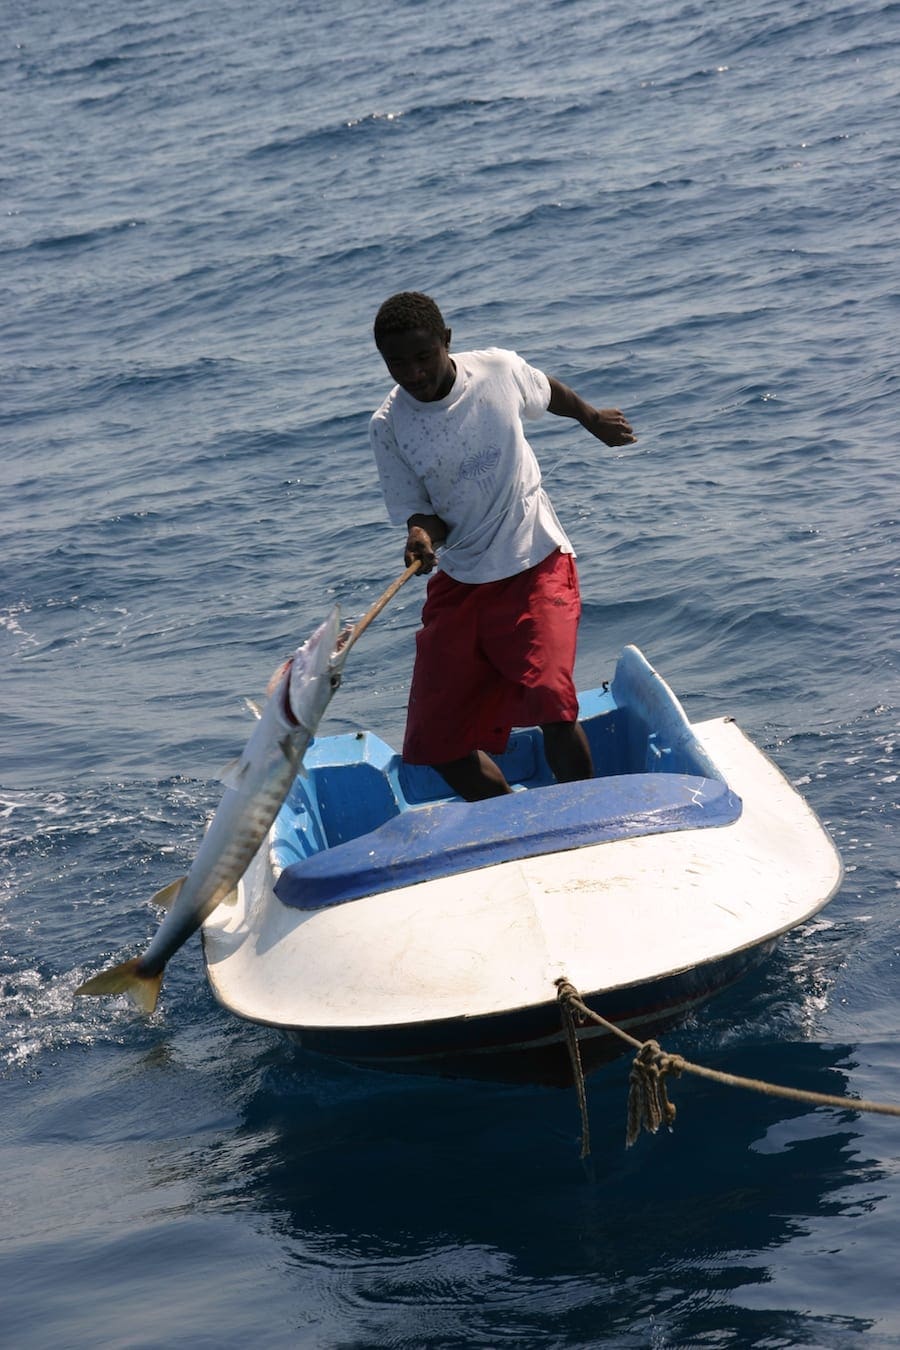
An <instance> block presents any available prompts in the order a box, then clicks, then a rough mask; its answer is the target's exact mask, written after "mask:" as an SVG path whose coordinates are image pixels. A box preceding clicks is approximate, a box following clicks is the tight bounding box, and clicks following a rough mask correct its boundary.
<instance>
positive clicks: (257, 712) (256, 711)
mask: <svg viewBox="0 0 900 1350" xmlns="http://www.w3.org/2000/svg"><path fill="white" fill-rule="evenodd" d="M244 702H245V704H246V705H247V707H248V708H249V709H250V711H251V712H252V714H253V716H254V717H255V718H256V720H257V721H259V720H260V719H261V718H262V715H263V710H262V708H261V707H260V705H259V704H258V703H257V701H256V699H255V698H245V699H244Z"/></svg>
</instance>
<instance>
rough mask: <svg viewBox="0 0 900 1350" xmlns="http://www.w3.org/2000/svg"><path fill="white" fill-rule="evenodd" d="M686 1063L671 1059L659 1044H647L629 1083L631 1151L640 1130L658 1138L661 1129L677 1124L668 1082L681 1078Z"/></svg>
mask: <svg viewBox="0 0 900 1350" xmlns="http://www.w3.org/2000/svg"><path fill="white" fill-rule="evenodd" d="M683 1068H684V1060H683V1059H682V1058H681V1056H680V1055H669V1054H666V1052H665V1051H664V1050H661V1049H660V1047H659V1043H658V1042H657V1041H644V1043H643V1045H642V1046H641V1048H640V1050H639V1051H638V1052H637V1054H636V1055H635V1057H634V1063H633V1064H632V1066H631V1074H630V1076H629V1080H628V1084H629V1086H628V1125H627V1129H626V1132H625V1144H626V1147H628V1148H630V1147H631V1145H632V1144H633V1143H634V1142H635V1140H636V1139H637V1137H638V1135H639V1134H640V1132H641V1130H642V1129H643V1130H649V1131H650V1133H651V1134H656V1132H657V1130H658V1129H659V1127H660V1125H663V1124H664V1125H665V1126H666V1127H667V1129H671V1127H672V1125H674V1123H675V1114H676V1111H675V1105H674V1103H673V1102H670V1101H669V1095H668V1093H667V1092H666V1078H667V1077H668V1076H669V1074H670V1073H671V1074H674V1076H675V1077H676V1078H678V1077H679V1076H680V1075H681V1071H682V1069H683Z"/></svg>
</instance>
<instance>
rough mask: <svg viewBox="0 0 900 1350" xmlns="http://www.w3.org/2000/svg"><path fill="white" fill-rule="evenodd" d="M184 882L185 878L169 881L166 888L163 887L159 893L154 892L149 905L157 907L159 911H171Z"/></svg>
mask: <svg viewBox="0 0 900 1350" xmlns="http://www.w3.org/2000/svg"><path fill="white" fill-rule="evenodd" d="M186 881H187V877H179V878H178V880H177V881H170V882H169V884H168V886H163V888H162V890H161V891H157V892H156V894H155V895H154V896H153V898H152V900H151V901H150V903H151V905H158V906H159V908H160V909H171V908H172V906H173V905H174V903H175V901H176V900H177V899H178V896H179V895H180V893H181V888H182V886H183V885H184V883H185V882H186Z"/></svg>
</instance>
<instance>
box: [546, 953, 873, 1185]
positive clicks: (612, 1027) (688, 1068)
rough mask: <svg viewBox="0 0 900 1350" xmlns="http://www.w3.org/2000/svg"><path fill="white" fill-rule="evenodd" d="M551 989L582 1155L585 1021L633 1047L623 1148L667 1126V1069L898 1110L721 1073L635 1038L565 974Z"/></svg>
mask: <svg viewBox="0 0 900 1350" xmlns="http://www.w3.org/2000/svg"><path fill="white" fill-rule="evenodd" d="M556 989H557V998H558V1000H559V1004H560V1011H561V1015H562V1021H563V1029H564V1031H565V1034H566V1042H567V1044H568V1047H569V1058H570V1060H571V1062H572V1076H573V1078H574V1081H575V1087H576V1090H577V1092H578V1102H579V1107H580V1110H581V1156H582V1158H586V1157H587V1156H588V1154H589V1153H590V1151H591V1147H590V1134H589V1121H588V1110H587V1094H586V1092H585V1086H584V1069H583V1066H582V1063H581V1052H580V1050H579V1046H578V1026H579V1025H581V1026H583V1025H584V1024H585V1023H586V1022H593V1023H594V1025H595V1026H599V1027H602V1028H603V1029H604V1031H608V1032H610V1033H611V1034H612V1035H614V1036H618V1037H619V1039H620V1040H622V1041H625V1042H626V1043H627V1044H628V1045H630V1046H631V1047H632V1049H634V1050H636V1051H637V1054H636V1055H635V1059H634V1063H633V1064H632V1066H631V1074H630V1077H629V1083H628V1121H627V1126H626V1130H625V1146H626V1148H630V1147H631V1145H632V1144H633V1143H634V1142H635V1140H636V1139H637V1138H638V1136H639V1134H640V1133H641V1130H648V1131H649V1132H650V1134H656V1132H657V1130H658V1129H659V1127H660V1125H666V1126H668V1127H670V1128H671V1126H672V1124H673V1123H674V1121H675V1107H674V1105H673V1104H672V1102H670V1101H669V1097H668V1093H667V1091H666V1079H667V1078H668V1077H669V1076H670V1075H671V1076H672V1077H674V1078H678V1077H680V1076H681V1074H682V1073H692V1074H695V1075H696V1076H697V1077H698V1078H708V1079H710V1080H711V1081H712V1082H714V1083H723V1084H725V1085H726V1086H727V1087H739V1088H746V1089H749V1090H750V1091H751V1092H760V1093H763V1094H764V1095H766V1096H769V1097H783V1098H785V1099H786V1100H788V1101H794V1102H807V1103H809V1105H811V1106H834V1107H837V1108H838V1109H839V1110H842V1111H868V1112H871V1113H872V1114H874V1115H881V1116H900V1106H894V1105H892V1104H890V1103H884V1102H872V1101H867V1100H866V1099H865V1098H862V1097H832V1096H830V1095H829V1094H828V1093H825V1092H806V1091H804V1090H803V1089H802V1088H791V1087H783V1086H782V1085H780V1084H778V1083H766V1082H764V1081H762V1079H759V1078H740V1077H738V1076H737V1075H736V1074H733V1073H723V1072H722V1071H721V1070H719V1069H707V1068H705V1067H704V1065H702V1064H692V1063H691V1061H690V1060H687V1059H683V1058H682V1056H681V1055H670V1054H668V1053H667V1052H666V1051H665V1050H662V1049H661V1048H660V1046H659V1044H658V1043H657V1042H656V1041H653V1040H650V1041H639V1040H636V1039H635V1037H634V1036H631V1035H629V1033H628V1032H627V1031H623V1030H622V1028H621V1027H618V1026H616V1024H615V1023H614V1022H608V1021H607V1020H606V1018H605V1017H601V1016H600V1014H599V1013H596V1012H594V1011H593V1010H592V1009H591V1008H589V1007H588V1006H587V1004H586V1003H585V1002H584V1000H583V999H582V997H581V995H580V994H579V992H578V990H577V989H576V988H575V986H574V985H573V984H571V983H570V981H569V980H567V979H566V978H565V977H562V978H560V979H558V980H557V981H556Z"/></svg>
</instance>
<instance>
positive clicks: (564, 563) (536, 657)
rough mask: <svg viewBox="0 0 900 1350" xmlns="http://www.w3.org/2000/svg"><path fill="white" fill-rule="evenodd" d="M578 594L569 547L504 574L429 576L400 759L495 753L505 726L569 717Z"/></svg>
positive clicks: (433, 760) (572, 713)
mask: <svg viewBox="0 0 900 1350" xmlns="http://www.w3.org/2000/svg"><path fill="white" fill-rule="evenodd" d="M580 615H581V598H580V595H579V591H578V573H577V571H576V570H575V560H574V558H573V556H572V554H571V553H560V552H559V550H557V551H556V552H555V553H551V554H550V556H549V558H545V559H544V561H543V562H541V563H538V564H537V566H536V567H530V568H528V570H527V571H525V572H519V573H517V575H516V576H512V577H505V578H504V579H503V580H502V581H487V582H484V583H482V584H479V585H469V584H467V583H465V582H461V581H454V580H453V578H452V577H448V576H447V574H446V573H445V572H436V573H435V574H434V576H433V577H432V578H431V580H430V581H429V583H428V595H427V598H426V601H425V608H424V609H423V611H422V628H421V629H420V630H419V632H418V633H417V634H416V663H415V668H414V670H413V678H412V687H411V688H410V691H409V712H408V715H407V722H406V738H405V740H404V743H403V758H404V759H405V760H407V761H408V763H410V764H432V765H434V764H448V763H450V762H451V761H453V760H455V759H462V757H463V756H464V755H468V754H470V753H471V752H472V751H473V750H487V751H488V752H489V753H491V754H500V753H501V752H502V751H503V750H505V749H506V743H507V741H508V740H509V733H510V731H511V730H512V728H513V727H528V726H541V725H543V724H544V723H545V722H574V721H575V720H576V719H577V717H578V696H577V694H576V693H575V685H574V683H573V681H572V671H573V668H574V665H575V642H576V637H577V632H578V620H579V618H580Z"/></svg>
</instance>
